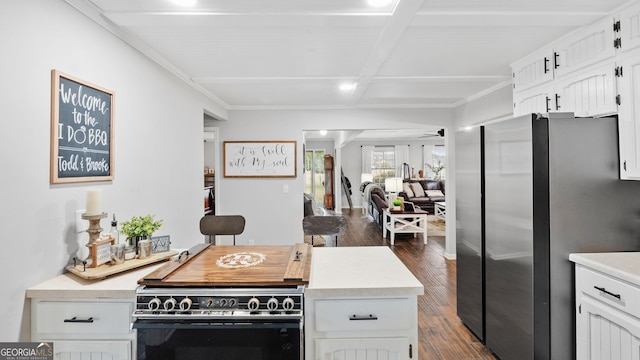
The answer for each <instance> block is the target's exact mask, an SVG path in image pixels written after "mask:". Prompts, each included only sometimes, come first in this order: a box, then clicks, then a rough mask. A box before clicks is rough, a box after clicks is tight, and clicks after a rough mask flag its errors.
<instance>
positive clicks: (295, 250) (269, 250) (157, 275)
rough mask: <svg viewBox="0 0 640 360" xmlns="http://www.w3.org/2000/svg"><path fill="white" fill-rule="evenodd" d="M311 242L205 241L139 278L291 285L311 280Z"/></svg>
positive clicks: (146, 281) (168, 282)
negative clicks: (238, 243)
mask: <svg viewBox="0 0 640 360" xmlns="http://www.w3.org/2000/svg"><path fill="white" fill-rule="evenodd" d="M311 251H312V247H311V246H310V245H309V244H295V245H293V246H215V245H208V244H202V245H199V246H196V247H194V248H192V249H190V250H189V255H182V256H181V257H180V260H178V259H177V258H176V259H175V260H172V261H170V262H169V263H167V264H166V265H164V266H163V267H161V268H159V269H157V270H156V271H154V272H152V273H151V274H149V275H147V276H146V277H144V278H143V279H141V280H140V281H139V283H140V284H143V285H148V286H187V287H196V286H197V287H206V286H247V287H248V286H290V285H306V284H308V283H309V273H310V269H311Z"/></svg>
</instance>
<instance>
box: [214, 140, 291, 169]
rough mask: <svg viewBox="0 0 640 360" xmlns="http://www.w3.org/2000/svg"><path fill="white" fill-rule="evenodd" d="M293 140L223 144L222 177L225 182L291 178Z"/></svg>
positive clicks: (229, 142)
mask: <svg viewBox="0 0 640 360" xmlns="http://www.w3.org/2000/svg"><path fill="white" fill-rule="evenodd" d="M296 146H297V142H296V141H295V140H268V141H225V142H224V144H223V162H224V166H223V170H224V174H223V176H224V177H226V178H295V177H296V176H297V172H296V170H297V150H296Z"/></svg>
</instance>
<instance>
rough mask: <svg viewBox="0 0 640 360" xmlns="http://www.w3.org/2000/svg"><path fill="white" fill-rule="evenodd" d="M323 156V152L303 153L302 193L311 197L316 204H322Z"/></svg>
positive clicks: (310, 151)
mask: <svg viewBox="0 0 640 360" xmlns="http://www.w3.org/2000/svg"><path fill="white" fill-rule="evenodd" d="M324 155H325V152H324V150H305V152H304V170H305V171H304V177H305V180H304V184H305V186H304V191H305V192H306V193H307V194H309V195H311V196H312V197H313V199H314V200H315V201H316V203H317V204H322V203H323V202H324Z"/></svg>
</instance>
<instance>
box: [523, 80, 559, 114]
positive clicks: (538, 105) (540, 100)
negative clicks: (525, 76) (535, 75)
mask: <svg viewBox="0 0 640 360" xmlns="http://www.w3.org/2000/svg"><path fill="white" fill-rule="evenodd" d="M553 111H557V109H556V94H555V92H554V91H553V86H550V85H549V86H538V87H535V88H533V89H531V90H527V91H523V92H519V93H514V94H513V115H514V116H519V115H524V114H531V113H548V112H553Z"/></svg>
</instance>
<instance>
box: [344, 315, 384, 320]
mask: <svg viewBox="0 0 640 360" xmlns="http://www.w3.org/2000/svg"><path fill="white" fill-rule="evenodd" d="M349 320H378V317H377V316H376V315H373V314H369V315H356V314H353V315H351V316H350V317H349Z"/></svg>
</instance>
